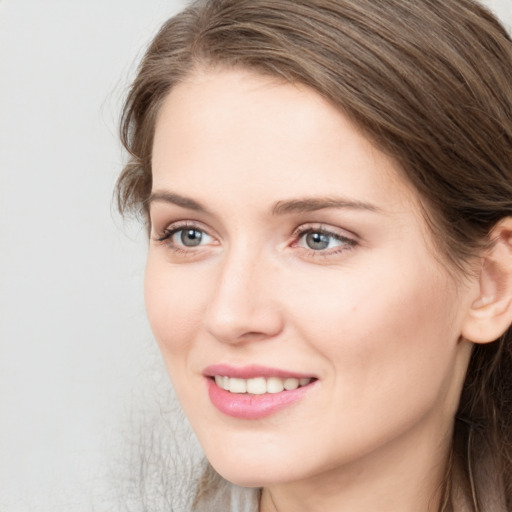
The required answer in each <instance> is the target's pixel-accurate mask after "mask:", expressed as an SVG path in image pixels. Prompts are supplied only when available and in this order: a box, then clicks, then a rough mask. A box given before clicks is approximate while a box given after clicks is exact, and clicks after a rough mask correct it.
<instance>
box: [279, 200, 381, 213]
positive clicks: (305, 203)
mask: <svg viewBox="0 0 512 512" xmlns="http://www.w3.org/2000/svg"><path fill="white" fill-rule="evenodd" d="M327 208H344V209H345V208H346V209H351V210H366V211H370V212H376V213H377V212H380V211H381V210H380V208H378V207H377V206H375V205H373V204H370V203H365V202H363V201H354V200H351V199H346V198H343V197H311V198H309V197H306V198H304V199H291V200H289V201H278V202H277V203H276V204H275V205H274V207H273V208H272V213H273V214H274V215H283V214H287V213H307V212H314V211H317V210H324V209H327Z"/></svg>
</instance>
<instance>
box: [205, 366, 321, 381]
mask: <svg viewBox="0 0 512 512" xmlns="http://www.w3.org/2000/svg"><path fill="white" fill-rule="evenodd" d="M203 375H205V376H206V377H215V375H220V376H222V377H234V378H238V379H253V378H255V377H279V378H281V379H288V378H296V379H303V378H315V376H314V375H311V374H306V373H300V372H293V371H289V370H282V369H279V368H271V367H267V366H259V365H249V366H231V365H228V364H212V365H210V366H207V367H206V368H205V369H204V371H203Z"/></svg>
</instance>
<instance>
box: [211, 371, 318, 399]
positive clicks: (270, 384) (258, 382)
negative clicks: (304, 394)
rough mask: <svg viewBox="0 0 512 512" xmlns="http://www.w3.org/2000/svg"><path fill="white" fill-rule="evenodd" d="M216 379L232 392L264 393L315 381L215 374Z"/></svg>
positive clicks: (292, 388)
mask: <svg viewBox="0 0 512 512" xmlns="http://www.w3.org/2000/svg"><path fill="white" fill-rule="evenodd" d="M214 380H215V383H216V384H217V386H218V387H219V388H221V389H224V390H225V391H229V392H230V393H237V394H240V393H247V394H252V395H264V394H266V393H272V394H273V393H281V392H283V391H293V390H294V389H297V388H299V387H303V386H307V385H308V384H310V383H311V382H312V381H313V378H300V379H298V378H295V377H288V378H280V377H268V378H265V377H255V378H252V379H241V378H237V377H227V376H223V375H215V377H214Z"/></svg>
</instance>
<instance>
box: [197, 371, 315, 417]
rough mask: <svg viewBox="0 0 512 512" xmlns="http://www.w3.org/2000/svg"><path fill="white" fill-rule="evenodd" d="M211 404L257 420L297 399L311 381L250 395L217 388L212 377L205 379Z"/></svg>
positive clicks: (303, 394) (219, 408)
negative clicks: (276, 390) (288, 387)
mask: <svg viewBox="0 0 512 512" xmlns="http://www.w3.org/2000/svg"><path fill="white" fill-rule="evenodd" d="M206 380H207V385H208V395H209V397H210V400H211V402H212V404H213V405H214V406H215V407H216V408H217V409H218V410H219V411H220V412H222V413H223V414H226V415H227V416H232V417H233V418H240V419H244V420H257V419H260V418H265V417H267V416H270V415H271V414H274V413H276V412H278V411H281V410H282V409H284V408H285V407H288V406H290V405H292V404H294V403H296V402H298V401H299V400H301V399H302V398H303V397H304V396H305V395H306V393H307V392H308V391H309V390H310V389H311V387H312V386H313V383H311V384H308V385H307V386H303V387H300V388H297V389H294V390H291V391H282V392H280V393H265V394H263V395H251V394H249V393H244V394H242V393H240V394H239V393H230V392H229V391H226V390H225V389H222V388H219V386H217V384H215V381H214V380H213V379H210V378H208V379H206Z"/></svg>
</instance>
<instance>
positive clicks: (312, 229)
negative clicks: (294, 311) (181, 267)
mask: <svg viewBox="0 0 512 512" xmlns="http://www.w3.org/2000/svg"><path fill="white" fill-rule="evenodd" d="M187 229H188V230H195V231H198V232H200V233H203V234H206V235H207V236H209V237H211V238H213V237H212V236H211V235H209V234H208V232H207V231H206V230H205V229H203V228H202V227H201V226H199V225H198V224H195V223H192V222H183V223H176V224H173V225H171V226H170V227H167V228H165V229H164V231H163V232H162V234H160V235H158V236H157V237H156V238H155V241H157V242H159V243H162V244H165V245H167V247H168V248H169V249H170V250H171V251H173V252H174V253H176V254H180V255H181V254H183V255H185V254H189V253H191V252H194V251H196V248H195V247H193V246H192V247H186V246H178V245H176V244H175V243H173V242H172V237H173V236H174V235H176V234H177V233H179V232H180V231H185V230H187ZM309 234H320V235H324V236H326V237H329V238H330V239H333V240H336V241H337V242H340V246H338V247H336V248H331V249H330V250H329V249H328V248H326V249H322V250H315V249H311V248H307V247H301V246H299V243H300V241H301V240H302V239H303V238H304V237H306V236H307V235H309ZM292 237H293V242H292V243H291V244H290V246H291V247H295V248H297V249H298V250H301V251H304V252H306V253H308V255H309V256H311V257H329V256H333V255H336V254H339V253H341V252H344V251H347V250H351V249H353V248H354V247H355V246H356V245H357V241H356V240H355V239H353V238H349V237H346V236H343V235H340V234H339V233H335V232H334V231H332V230H329V229H326V228H325V227H323V226H321V225H318V226H307V227H300V228H299V229H297V230H295V231H294V233H293V235H292ZM199 247H200V246H197V248H199Z"/></svg>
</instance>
